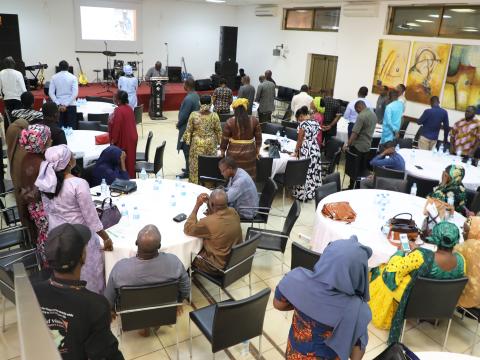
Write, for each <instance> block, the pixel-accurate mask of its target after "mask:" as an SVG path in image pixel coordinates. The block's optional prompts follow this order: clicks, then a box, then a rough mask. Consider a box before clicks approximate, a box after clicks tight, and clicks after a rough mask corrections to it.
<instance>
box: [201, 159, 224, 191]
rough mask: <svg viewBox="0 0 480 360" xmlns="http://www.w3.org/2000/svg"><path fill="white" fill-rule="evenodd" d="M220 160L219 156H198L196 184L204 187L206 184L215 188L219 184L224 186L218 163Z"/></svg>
mask: <svg viewBox="0 0 480 360" xmlns="http://www.w3.org/2000/svg"><path fill="white" fill-rule="evenodd" d="M221 159H222V158H221V157H220V156H205V155H199V156H198V183H199V184H200V185H203V186H205V184H206V183H210V184H213V186H214V187H217V186H218V185H219V184H222V185H223V184H225V179H224V178H223V175H222V173H221V172H220V169H219V168H218V163H219V162H220V160H221Z"/></svg>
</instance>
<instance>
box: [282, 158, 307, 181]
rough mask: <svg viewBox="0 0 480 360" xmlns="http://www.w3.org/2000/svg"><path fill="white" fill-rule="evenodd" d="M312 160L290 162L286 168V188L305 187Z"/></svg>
mask: <svg viewBox="0 0 480 360" xmlns="http://www.w3.org/2000/svg"><path fill="white" fill-rule="evenodd" d="M309 166H310V159H309V158H307V159H297V160H288V162H287V167H286V168H285V177H284V183H283V184H284V186H295V185H305V182H306V181H307V171H308V167H309Z"/></svg>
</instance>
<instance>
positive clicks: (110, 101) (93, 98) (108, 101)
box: [85, 96, 113, 104]
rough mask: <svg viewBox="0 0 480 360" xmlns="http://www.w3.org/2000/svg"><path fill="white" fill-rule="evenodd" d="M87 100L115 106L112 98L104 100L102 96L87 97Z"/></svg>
mask: <svg viewBox="0 0 480 360" xmlns="http://www.w3.org/2000/svg"><path fill="white" fill-rule="evenodd" d="M85 100H87V101H99V102H104V103H108V104H113V99H112V98H104V97H101V96H86V97H85Z"/></svg>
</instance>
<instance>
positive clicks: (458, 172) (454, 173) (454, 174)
mask: <svg viewBox="0 0 480 360" xmlns="http://www.w3.org/2000/svg"><path fill="white" fill-rule="evenodd" d="M447 170H448V167H447V168H446V169H445V171H447ZM447 173H448V176H450V177H451V178H452V183H453V184H455V185H460V184H461V183H462V180H463V178H464V177H465V169H464V168H463V166H461V165H450V170H449V171H448V172H447Z"/></svg>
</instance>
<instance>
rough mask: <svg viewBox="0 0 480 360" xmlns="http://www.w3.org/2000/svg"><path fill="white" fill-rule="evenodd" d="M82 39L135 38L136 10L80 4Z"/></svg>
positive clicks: (128, 39) (119, 39) (131, 39)
mask: <svg viewBox="0 0 480 360" xmlns="http://www.w3.org/2000/svg"><path fill="white" fill-rule="evenodd" d="M80 22H81V27H82V40H117V41H135V40H136V34H135V29H136V11H135V10H133V9H115V8H105V7H94V6H80Z"/></svg>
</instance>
